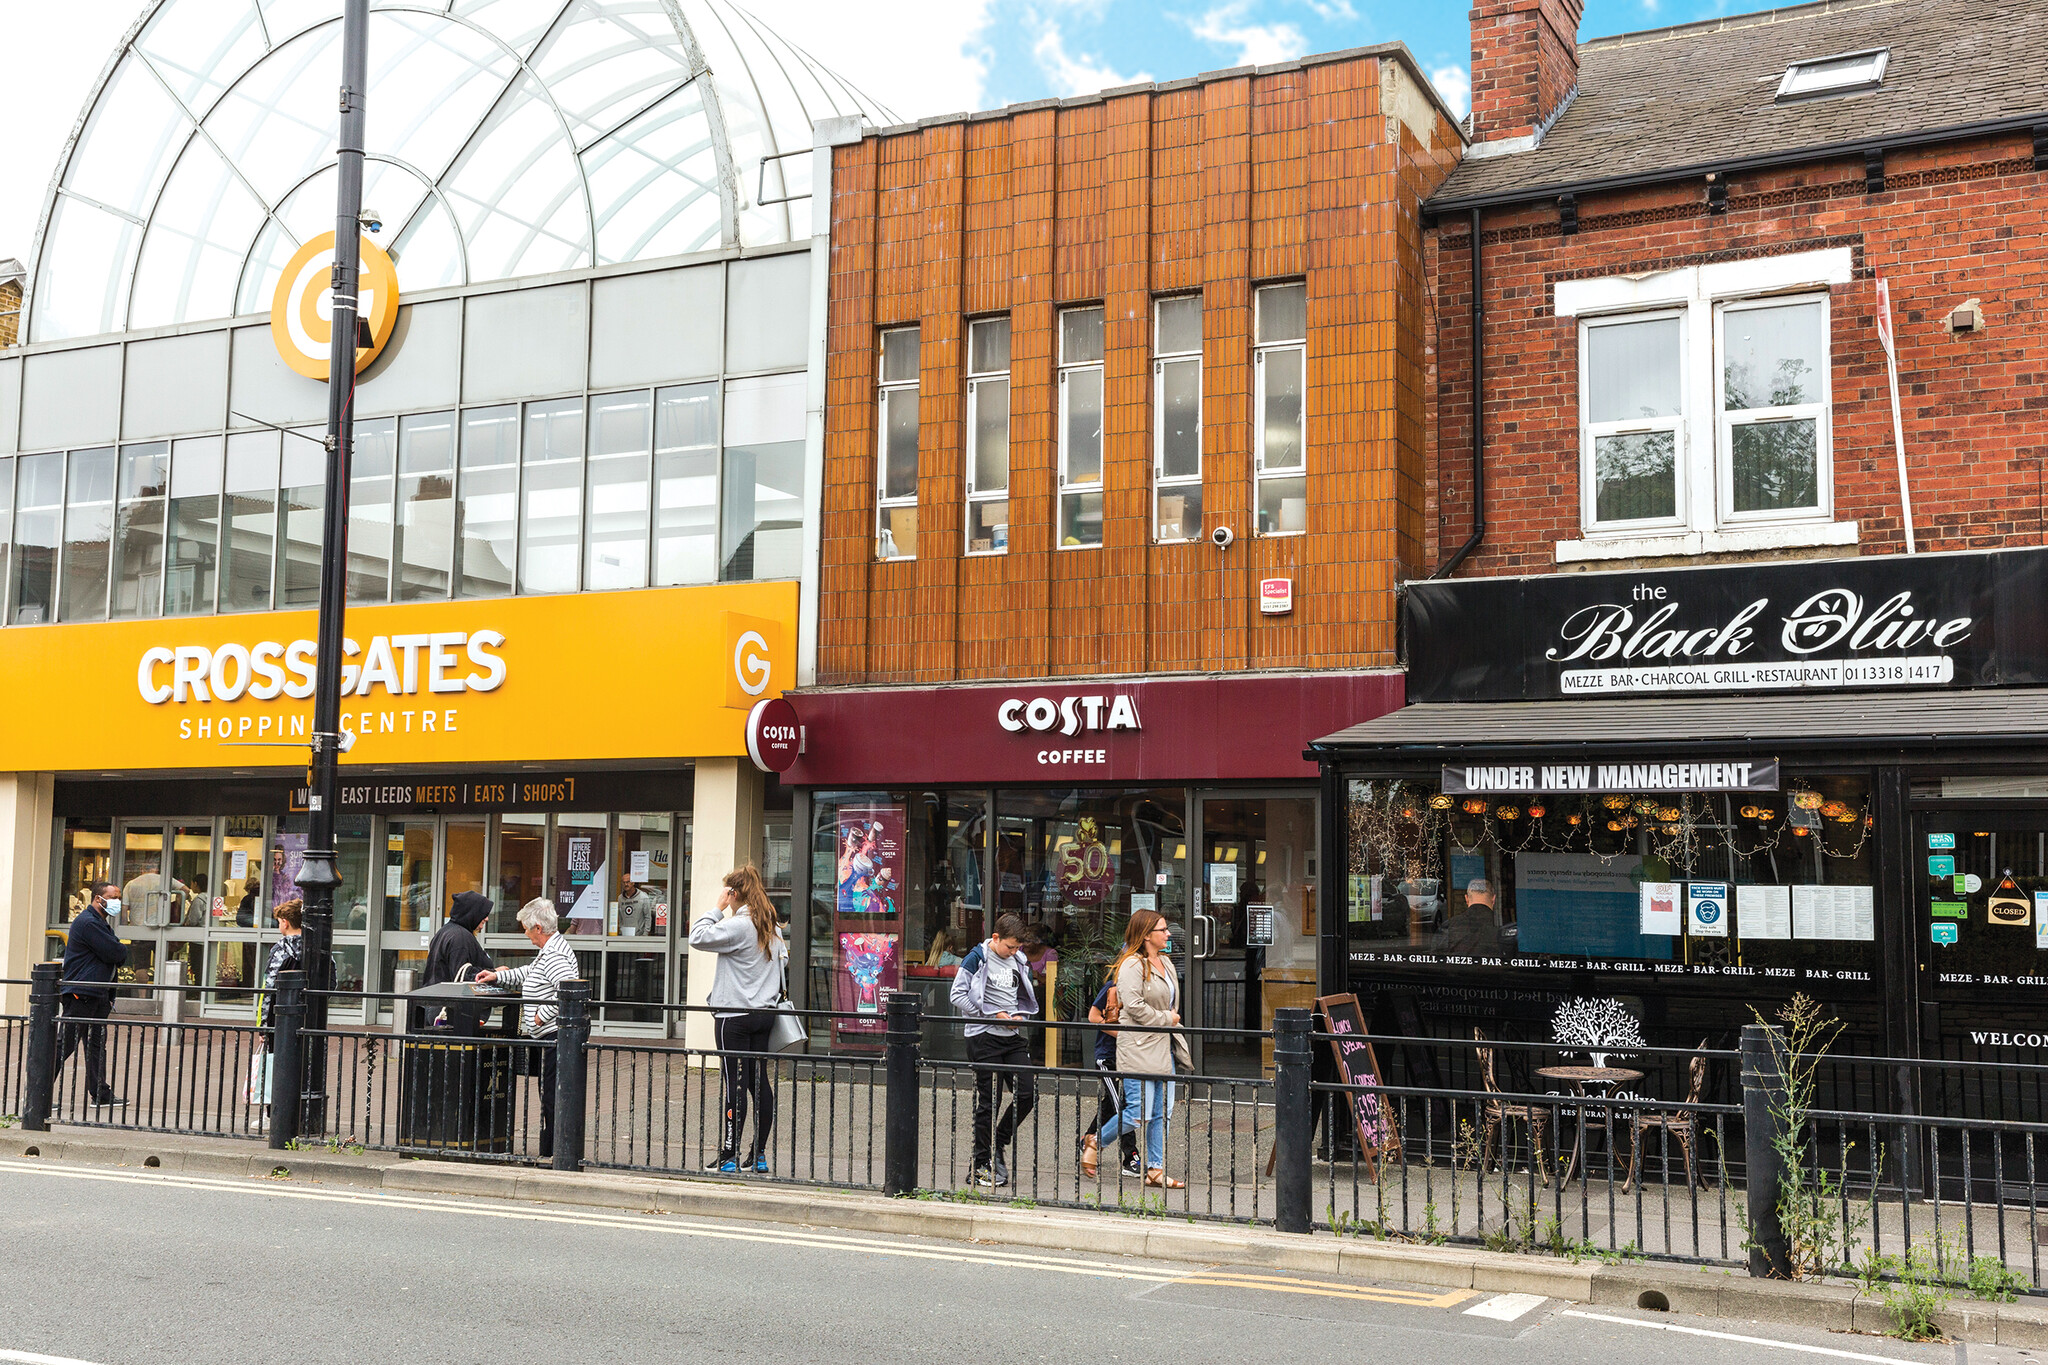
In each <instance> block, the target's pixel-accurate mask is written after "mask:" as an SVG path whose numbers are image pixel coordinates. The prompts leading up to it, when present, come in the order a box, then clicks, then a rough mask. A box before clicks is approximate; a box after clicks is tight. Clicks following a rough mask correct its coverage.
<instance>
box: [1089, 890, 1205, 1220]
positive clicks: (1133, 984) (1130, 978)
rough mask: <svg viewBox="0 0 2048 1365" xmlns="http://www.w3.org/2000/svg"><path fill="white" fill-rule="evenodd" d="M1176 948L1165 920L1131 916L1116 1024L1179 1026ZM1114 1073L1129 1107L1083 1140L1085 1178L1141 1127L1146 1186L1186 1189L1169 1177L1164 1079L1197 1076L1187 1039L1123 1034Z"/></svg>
mask: <svg viewBox="0 0 2048 1365" xmlns="http://www.w3.org/2000/svg"><path fill="white" fill-rule="evenodd" d="M1171 941H1172V931H1171V930H1169V929H1168V928H1167V924H1166V917H1165V916H1164V915H1162V914H1160V913H1158V912H1157V911H1154V910H1140V911H1138V912H1137V913H1135V914H1133V915H1132V916H1131V922H1130V923H1129V924H1128V925H1126V926H1125V928H1124V951H1123V953H1122V955H1121V956H1119V957H1118V958H1117V960H1116V964H1115V966H1114V968H1113V970H1114V972H1115V975H1116V993H1117V1003H1118V1016H1117V1022H1118V1023H1119V1024H1137V1025H1140V1026H1142V1027H1146V1028H1165V1027H1177V1026H1178V1025H1179V1024H1180V974H1179V973H1178V972H1176V971H1175V970H1174V967H1173V959H1172V958H1171V957H1169V956H1168V955H1167V951H1166V950H1167V946H1168V944H1169V943H1170V942H1171ZM1116 1069H1117V1073H1118V1074H1119V1075H1120V1076H1121V1077H1122V1078H1123V1083H1124V1107H1123V1110H1122V1111H1121V1112H1120V1113H1118V1114H1117V1115H1116V1116H1115V1117H1114V1118H1112V1119H1110V1121H1109V1122H1108V1123H1105V1124H1104V1125H1102V1131H1101V1132H1100V1133H1090V1134H1089V1135H1088V1136H1086V1137H1084V1138H1083V1139H1082V1140H1081V1172H1082V1174H1084V1175H1088V1176H1093V1175H1094V1174H1095V1173H1096V1172H1097V1170H1099V1169H1100V1165H1099V1163H1100V1160H1101V1152H1102V1148H1103V1147H1104V1146H1105V1145H1106V1144H1108V1143H1111V1142H1114V1141H1116V1138H1117V1135H1118V1134H1119V1133H1124V1132H1131V1133H1135V1132H1138V1131H1139V1129H1140V1125H1141V1124H1142V1125H1143V1131H1144V1134H1145V1158H1146V1160H1145V1183H1146V1184H1147V1185H1151V1186H1154V1187H1156V1188H1159V1189H1173V1190H1178V1189H1183V1188H1185V1184H1184V1182H1182V1181H1179V1180H1174V1179H1171V1178H1169V1177H1168V1176H1167V1174H1166V1121H1167V1120H1168V1119H1169V1118H1171V1117H1173V1082H1172V1081H1170V1080H1168V1079H1165V1078H1166V1077H1169V1076H1172V1075H1174V1074H1175V1073H1176V1072H1180V1073H1185V1072H1189V1071H1192V1070H1194V1064H1193V1062H1192V1061H1191V1060H1190V1058H1189V1056H1188V1044H1187V1039H1186V1038H1184V1037H1182V1036H1181V1035H1180V1034H1178V1033H1171V1034H1169V1033H1133V1032H1131V1031H1130V1030H1129V1029H1127V1028H1126V1029H1120V1030H1119V1031H1118V1033H1117V1039H1116Z"/></svg>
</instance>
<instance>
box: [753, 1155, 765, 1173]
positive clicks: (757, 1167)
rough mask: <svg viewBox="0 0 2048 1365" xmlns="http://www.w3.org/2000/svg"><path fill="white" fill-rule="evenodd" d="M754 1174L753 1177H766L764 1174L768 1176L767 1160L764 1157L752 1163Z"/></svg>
mask: <svg viewBox="0 0 2048 1365" xmlns="http://www.w3.org/2000/svg"><path fill="white" fill-rule="evenodd" d="M754 1174H755V1175H766V1174H768V1158H767V1157H765V1156H764V1157H762V1158H761V1159H760V1160H758V1161H756V1162H755V1163H754Z"/></svg>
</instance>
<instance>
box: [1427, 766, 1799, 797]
mask: <svg viewBox="0 0 2048 1365" xmlns="http://www.w3.org/2000/svg"><path fill="white" fill-rule="evenodd" d="M1779 785H1780V784H1779V775H1778V760H1777V759H1775V758H1751V759H1742V760H1736V761H1729V762H1717V763H1702V762H1697V761H1694V762H1685V763H1677V762H1655V761H1652V762H1645V763H1479V764H1470V763H1461V764H1456V765H1453V764H1448V763H1447V764H1445V765H1444V769H1443V791H1444V794H1445V795H1447V796H1500V795H1506V794H1508V793H1528V794H1530V795H1539V794H1540V795H1544V796H1555V795H1562V794H1566V793H1571V792H1586V793H1597V792H1774V791H1777V790H1778V788H1779Z"/></svg>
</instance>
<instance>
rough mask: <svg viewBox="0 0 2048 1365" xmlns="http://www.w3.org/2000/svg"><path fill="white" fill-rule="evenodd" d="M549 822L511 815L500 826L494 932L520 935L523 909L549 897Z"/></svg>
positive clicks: (493, 920)
mask: <svg viewBox="0 0 2048 1365" xmlns="http://www.w3.org/2000/svg"><path fill="white" fill-rule="evenodd" d="M547 849H548V818H547V817H546V816H545V815H507V816H503V817H501V818H500V821H499V825H498V876H497V880H496V882H495V883H494V885H493V889H492V895H491V920H490V932H491V933H493V934H516V933H518V932H519V907H521V906H522V905H525V904H526V903H527V902H528V901H530V900H532V899H533V898H534V897H536V896H543V895H546V894H547V887H546V881H545V876H546V868H547Z"/></svg>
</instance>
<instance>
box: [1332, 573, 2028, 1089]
mask: <svg viewBox="0 0 2048 1365" xmlns="http://www.w3.org/2000/svg"><path fill="white" fill-rule="evenodd" d="M2044 600H2048V551H2043V550H2022V551H2006V552H1999V553H1990V554H1955V555H1921V556H1913V557H1907V556H1885V557H1882V558H1871V559H1857V560H1844V561H1832V562H1818V563H1816V562H1811V561H1803V562H1797V563H1778V564H1763V565H1757V564H1751V565H1743V566H1736V567H1726V568H1703V569H1682V570H1675V571H1660V572H1640V573H1605V574H1560V575H1550V576H1544V577H1531V578H1496V579H1475V580H1462V581H1456V582H1421V583H1411V584H1409V585H1408V587H1407V589H1406V595H1405V597H1404V599H1403V602H1402V609H1401V628H1402V633H1403V648H1404V651H1405V654H1406V658H1407V663H1408V704H1407V705H1406V706H1405V707H1403V708H1402V709H1400V710H1397V711H1393V712H1390V713H1388V714H1386V715H1384V716H1381V717H1379V718H1377V719H1373V720H1369V721H1365V722H1363V723H1361V724H1357V725H1354V726H1352V727H1350V728H1349V729H1345V730H1341V731H1338V732H1337V733H1334V734H1330V735H1328V736H1326V737H1325V738H1323V739H1321V740H1319V741H1318V742H1317V743H1315V745H1314V746H1313V752H1315V753H1316V754H1317V755H1318V756H1319V758H1320V759H1321V761H1322V766H1323V774H1324V782H1325V787H1324V799H1325V801H1326V802H1328V803H1330V804H1331V805H1332V806H1333V808H1334V809H1336V810H1337V811H1338V812H1339V816H1338V819H1337V821H1336V824H1337V825H1338V828H1339V831H1340V832H1339V837H1340V838H1341V839H1342V840H1343V841H1344V843H1345V845H1346V847H1345V849H1344V852H1343V854H1342V863H1341V871H1342V873H1343V875H1333V876H1331V877H1329V878H1327V879H1326V880H1325V882H1324V885H1323V889H1322V895H1323V905H1324V915H1323V922H1324V924H1325V925H1326V926H1327V928H1326V934H1327V935H1328V937H1329V942H1327V943H1326V944H1325V945H1324V960H1325V961H1326V962H1331V963H1336V962H1341V963H1344V964H1346V970H1347V971H1348V975H1349V980H1350V984H1351V988H1352V989H1354V990H1356V991H1357V992H1358V993H1359V996H1360V998H1361V1000H1363V1001H1365V1002H1367V1007H1368V1009H1369V1010H1370V1011H1371V1012H1372V1013H1371V1017H1372V1026H1373V1027H1374V1028H1375V1029H1376V1030H1377V1031H1380V1032H1383V1033H1388V1034H1400V1035H1409V1036H1417V1035H1427V1036H1433V1037H1457V1038H1464V1039H1470V1038H1471V1037H1473V1033H1474V1030H1475V1029H1476V1030H1479V1031H1480V1032H1482V1033H1484V1034H1485V1035H1486V1036H1488V1037H1504V1038H1509V1039H1521V1040H1526V1041H1542V1042H1549V1041H1557V1040H1558V1039H1557V1038H1556V1037H1554V1036H1553V1034H1554V1030H1555V1027H1556V1022H1555V1021H1556V1016H1557V1012H1558V1010H1559V1008H1560V1006H1563V1005H1565V1004H1567V1003H1568V1002H1570V1001H1572V1000H1575V999H1576V1000H1591V1001H1597V1002H1611V1004H1610V1003H1602V1004H1600V1005H1599V1006H1597V1008H1599V1009H1602V1010H1613V1009H1615V1007H1618V1008H1619V1009H1620V1010H1625V1011H1626V1012H1627V1013H1628V1014H1630V1015H1632V1016H1633V1018H1634V1019H1635V1021H1636V1022H1637V1023H1638V1024H1639V1025H1640V1032H1641V1035H1642V1037H1643V1039H1644V1040H1645V1041H1646V1042H1647V1043H1649V1044H1651V1045H1653V1046H1666V1047H1683V1048H1692V1047H1697V1046H1699V1045H1700V1042H1701V1040H1702V1039H1705V1040H1707V1042H1709V1043H1710V1044H1711V1045H1713V1046H1717V1047H1732V1046H1734V1044H1735V1042H1736V1038H1737V1035H1738V1032H1739V1030H1740V1027H1741V1025H1743V1024H1744V1023H1748V1022H1751V1021H1752V1020H1753V1018H1754V1016H1753V1015H1752V1013H1751V1009H1752V1007H1754V1008H1755V1009H1756V1010H1758V1011H1761V1012H1763V1013H1764V1014H1766V1015H1769V1014H1772V1013H1774V1012H1775V1011H1776V1010H1777V1009H1778V1008H1779V1007H1780V1006H1781V1005H1782V1004H1783V1003H1784V1002H1785V1001H1786V1000H1787V999H1789V998H1790V997H1791V996H1792V995H1793V993H1795V992H1804V993H1805V994H1807V995H1809V996H1811V997H1813V998H1814V999H1816V1000H1817V1001H1819V1002H1820V1003H1821V1004H1822V1005H1824V1006H1825V1007H1826V1009H1827V1010H1828V1011H1830V1012H1831V1013H1833V1014H1834V1015H1835V1016H1836V1017H1838V1018H1839V1019H1840V1020H1842V1021H1843V1023H1844V1024H1845V1026H1846V1027H1845V1029H1844V1032H1843V1036H1842V1038H1841V1039H1840V1041H1839V1042H1838V1043H1837V1045H1836V1047H1837V1051H1838V1052H1847V1053H1861V1054H1865V1055H1870V1054H1877V1055H1885V1056H1902V1057H1914V1056H1919V1057H1941V1058H1952V1059H1957V1060H1970V1061H2023V1062H2041V1061H2043V1060H2048V1030H2043V1029H2041V1028H2040V1027H2038V1026H2037V1025H2036V1023H2030V1022H2029V1021H2039V1020H2041V1019H2042V1018H2043V1017H2044V1013H2043V1012H2044V1009H2048V689H2044V684H2048V627H2044V622H2043V617H2042V608H2041V604H2042V602H2043V601H2044ZM1333 861H1334V859H1333ZM1338 870H1339V868H1335V867H1333V869H1332V871H1333V872H1336V871H1338ZM2031 1107H2033V1108H2039V1107H2040V1106H2039V1101H2038V1097H2036V1100H2035V1101H2034V1102H2033V1104H2032V1105H2031ZM2030 1116H2031V1115H2030Z"/></svg>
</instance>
